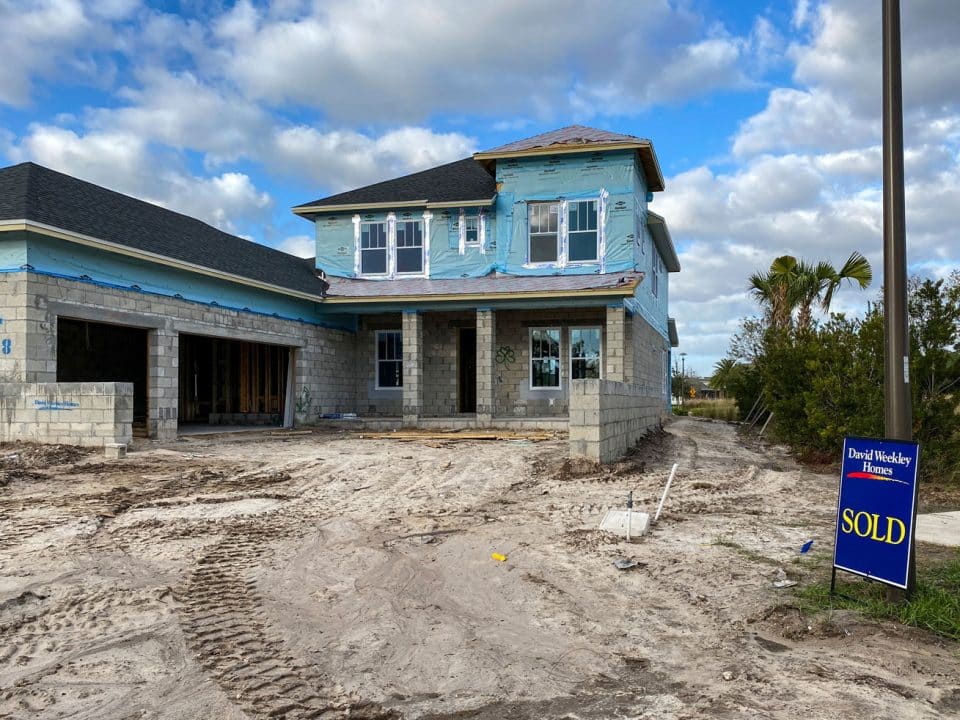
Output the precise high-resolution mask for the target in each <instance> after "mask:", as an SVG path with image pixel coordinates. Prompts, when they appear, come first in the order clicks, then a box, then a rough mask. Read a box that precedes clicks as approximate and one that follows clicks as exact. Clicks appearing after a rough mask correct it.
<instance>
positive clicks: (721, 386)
mask: <svg viewBox="0 0 960 720" xmlns="http://www.w3.org/2000/svg"><path fill="white" fill-rule="evenodd" d="M736 368H737V361H736V360H734V359H733V358H728V357H726V358H723V360H721V361H720V362H718V363H717V364H716V365H714V366H713V375H711V376H710V386H711V387H715V388H716V389H717V390H721V391H723V392H724V393H725V392H727V386H728V385H729V384H730V380H731V379H732V376H733V373H734V372H735V371H736Z"/></svg>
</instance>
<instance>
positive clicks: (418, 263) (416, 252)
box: [397, 220, 423, 274]
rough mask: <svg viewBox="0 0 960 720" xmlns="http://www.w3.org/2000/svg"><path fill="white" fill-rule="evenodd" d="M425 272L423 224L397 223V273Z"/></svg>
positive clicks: (410, 221)
mask: <svg viewBox="0 0 960 720" xmlns="http://www.w3.org/2000/svg"><path fill="white" fill-rule="evenodd" d="M422 272H423V223H421V222H420V221H419V220H404V221H403V222H398V223H397V273H398V274H401V273H422Z"/></svg>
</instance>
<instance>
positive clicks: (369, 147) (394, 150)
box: [264, 126, 476, 192]
mask: <svg viewBox="0 0 960 720" xmlns="http://www.w3.org/2000/svg"><path fill="white" fill-rule="evenodd" d="M475 150H476V141H475V140H473V139H472V138H468V137H466V136H464V135H461V134H459V133H435V132H433V131H431V130H428V129H426V128H417V127H403V128H398V129H396V130H391V131H389V132H386V133H384V134H383V135H381V136H379V137H371V136H368V135H364V134H361V133H359V132H355V131H352V130H337V131H329V132H322V131H320V130H317V129H315V128H311V127H306V126H298V127H293V128H287V129H285V130H280V131H278V132H277V133H276V135H275V137H274V141H273V147H272V151H271V153H270V154H269V156H268V157H267V158H265V159H264V161H265V162H266V163H267V165H268V166H271V167H273V168H276V169H277V170H282V171H283V172H286V173H288V174H293V175H296V176H298V177H301V178H304V179H308V180H310V181H312V182H314V183H316V184H317V185H320V186H322V187H324V188H327V189H328V190H329V191H330V192H338V191H340V190H345V189H348V188H353V187H359V186H363V185H368V184H370V183H373V182H376V181H378V180H384V179H387V178H392V177H397V176H400V175H404V174H407V173H410V172H414V171H416V170H422V169H425V168H430V167H434V166H436V165H441V164H443V163H445V162H451V161H453V160H459V159H460V158H463V157H466V156H468V155H470V154H471V153H472V152H474V151H475Z"/></svg>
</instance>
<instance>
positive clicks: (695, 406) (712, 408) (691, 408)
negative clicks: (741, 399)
mask: <svg viewBox="0 0 960 720" xmlns="http://www.w3.org/2000/svg"><path fill="white" fill-rule="evenodd" d="M683 406H684V409H685V410H686V411H687V412H688V413H689V414H690V415H693V416H694V417H702V418H711V419H713V420H736V419H737V418H738V417H739V412H740V411H739V410H738V409H737V402H736V400H731V399H729V398H725V399H723V400H697V399H691V400H686V401H685V402H684V403H683Z"/></svg>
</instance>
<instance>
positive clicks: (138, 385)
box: [57, 317, 148, 437]
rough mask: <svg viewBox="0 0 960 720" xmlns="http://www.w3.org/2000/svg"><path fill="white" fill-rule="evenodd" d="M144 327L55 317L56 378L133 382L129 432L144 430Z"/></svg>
mask: <svg viewBox="0 0 960 720" xmlns="http://www.w3.org/2000/svg"><path fill="white" fill-rule="evenodd" d="M147 332H148V331H147V330H145V329H144V328H135V327H129V326H126V325H111V324H108V323H97V322H87V321H86V320H73V319H71V318H63V317H61V318H57V382H130V383H133V433H134V435H137V436H141V437H143V436H145V435H146V430H147Z"/></svg>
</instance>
